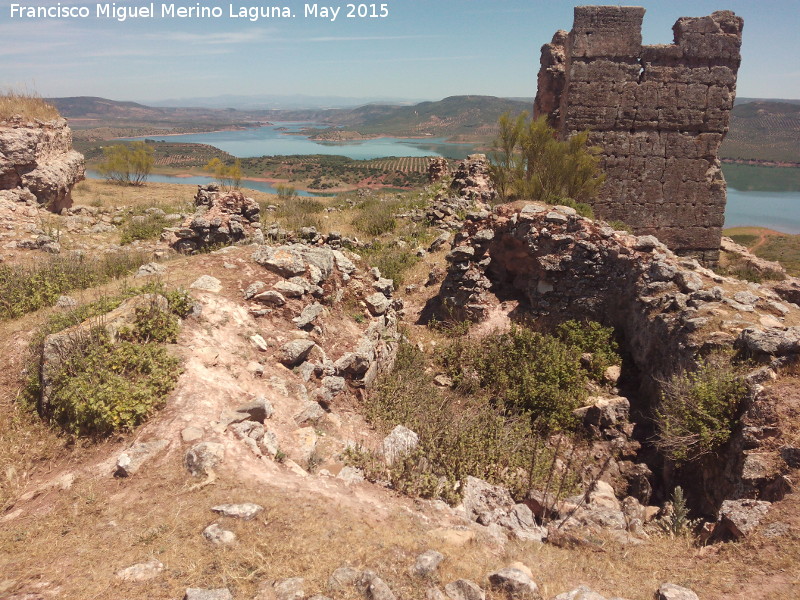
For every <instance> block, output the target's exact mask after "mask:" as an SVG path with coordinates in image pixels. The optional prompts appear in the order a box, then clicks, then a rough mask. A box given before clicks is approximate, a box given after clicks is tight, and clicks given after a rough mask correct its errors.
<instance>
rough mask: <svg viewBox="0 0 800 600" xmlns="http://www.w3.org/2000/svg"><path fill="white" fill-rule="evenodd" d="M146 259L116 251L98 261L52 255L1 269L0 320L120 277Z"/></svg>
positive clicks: (49, 304)
mask: <svg viewBox="0 0 800 600" xmlns="http://www.w3.org/2000/svg"><path fill="white" fill-rule="evenodd" d="M145 260H146V257H145V256H144V255H143V254H142V253H139V252H119V253H115V254H109V255H106V256H104V257H101V258H98V259H94V258H87V257H85V256H84V257H80V258H74V257H65V256H55V257H47V258H46V259H43V260H40V261H38V262H36V263H34V264H32V265H28V266H0V319H3V320H4V319H14V318H17V317H20V316H22V315H24V314H27V313H29V312H34V311H36V310H39V309H40V308H44V307H45V306H52V305H53V304H55V302H56V300H58V297H59V296H61V295H62V294H65V293H67V292H70V291H72V290H76V289H85V288H88V287H92V286H95V285H99V284H102V283H105V282H107V281H109V280H111V279H117V278H119V277H123V276H125V275H127V274H128V273H130V272H131V271H133V270H134V269H136V268H138V267H139V265H141V264H142V263H143V262H145Z"/></svg>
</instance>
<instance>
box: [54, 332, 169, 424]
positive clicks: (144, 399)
mask: <svg viewBox="0 0 800 600" xmlns="http://www.w3.org/2000/svg"><path fill="white" fill-rule="evenodd" d="M179 373H180V366H179V363H178V359H177V358H175V357H173V356H172V355H170V354H169V352H168V351H167V350H166V348H164V347H163V346H161V345H160V344H156V343H147V344H137V343H134V342H130V341H117V342H116V343H113V342H112V341H111V340H110V339H109V337H108V334H107V333H106V332H105V331H103V330H102V329H100V328H97V329H94V330H93V331H92V332H91V333H90V334H89V335H87V336H85V338H84V339H83V340H81V341H80V342H79V344H78V345H77V346H76V348H75V349H74V351H73V352H71V353H70V356H69V357H68V358H66V359H65V360H64V361H63V363H62V364H61V366H60V369H59V371H58V373H57V374H56V375H55V376H54V378H53V386H52V391H51V394H50V406H51V409H52V418H53V420H54V421H55V422H57V423H59V424H60V425H61V426H62V427H63V428H64V429H65V430H66V431H68V432H70V433H72V434H75V435H101V436H102V435H107V434H109V433H111V432H113V431H117V430H120V429H132V428H134V427H136V426H137V425H138V424H140V423H141V422H142V421H143V420H144V419H145V418H147V417H148V416H149V415H150V414H151V413H152V412H153V411H154V410H156V409H157V408H159V407H160V406H161V404H162V403H163V400H164V397H165V396H166V395H167V394H168V393H169V392H170V391H171V390H172V388H173V387H174V385H175V381H176V380H177V377H178V375H179Z"/></svg>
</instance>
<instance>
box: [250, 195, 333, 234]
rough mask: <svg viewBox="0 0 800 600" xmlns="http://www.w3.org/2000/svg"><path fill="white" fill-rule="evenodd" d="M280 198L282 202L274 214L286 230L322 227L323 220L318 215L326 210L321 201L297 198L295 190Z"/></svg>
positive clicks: (279, 196)
mask: <svg viewBox="0 0 800 600" xmlns="http://www.w3.org/2000/svg"><path fill="white" fill-rule="evenodd" d="M288 189H291V188H288ZM278 198H279V200H282V202H281V204H279V205H278V209H277V210H276V211H275V213H274V214H275V217H276V218H277V219H278V220H280V221H281V222H282V223H283V225H284V227H286V229H289V230H290V231H299V230H300V229H302V228H303V227H316V228H317V229H320V228H321V227H322V219H320V218H319V216H318V215H319V213H321V212H322V211H324V210H325V205H324V204H323V203H322V202H320V201H319V200H314V199H313V198H306V197H303V196H297V195H296V193H295V192H294V190H293V189H291V193H288V192H286V193H284V194H283V195H281V194H279V195H278ZM263 214H265V215H266V214H268V213H263Z"/></svg>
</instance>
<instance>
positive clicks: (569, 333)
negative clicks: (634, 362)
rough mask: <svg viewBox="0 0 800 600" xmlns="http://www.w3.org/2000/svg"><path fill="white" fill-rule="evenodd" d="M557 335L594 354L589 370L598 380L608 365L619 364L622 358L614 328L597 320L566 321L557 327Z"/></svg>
mask: <svg viewBox="0 0 800 600" xmlns="http://www.w3.org/2000/svg"><path fill="white" fill-rule="evenodd" d="M556 336H557V337H558V338H559V339H560V340H561V341H562V342H564V343H565V344H567V345H568V346H571V347H573V348H577V349H578V350H579V351H580V352H581V353H589V354H591V355H592V359H591V361H590V364H589V368H588V371H589V375H590V377H592V379H594V380H596V381H601V380H602V379H603V373H605V370H606V369H607V368H608V367H610V366H611V365H618V364H620V362H621V360H622V359H621V358H620V356H619V354H617V351H618V350H619V347H618V346H617V342H615V341H614V329H613V328H612V327H603V326H602V325H601V324H600V323H598V322H596V321H589V322H586V323H582V322H580V321H575V320H569V321H565V322H563V323H561V324H560V325H559V326H558V327H557V328H556Z"/></svg>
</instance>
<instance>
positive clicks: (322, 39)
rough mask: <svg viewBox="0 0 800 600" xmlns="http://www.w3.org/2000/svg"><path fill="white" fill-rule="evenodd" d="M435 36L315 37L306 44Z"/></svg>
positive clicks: (417, 38) (416, 38) (413, 38)
mask: <svg viewBox="0 0 800 600" xmlns="http://www.w3.org/2000/svg"><path fill="white" fill-rule="evenodd" d="M434 37H437V36H434V35H365V36H353V37H333V36H331V37H313V38H306V39H304V40H302V41H304V42H371V41H386V40H419V39H423V38H434Z"/></svg>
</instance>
